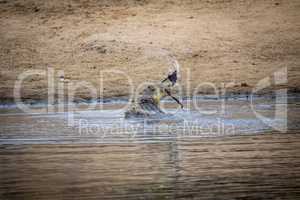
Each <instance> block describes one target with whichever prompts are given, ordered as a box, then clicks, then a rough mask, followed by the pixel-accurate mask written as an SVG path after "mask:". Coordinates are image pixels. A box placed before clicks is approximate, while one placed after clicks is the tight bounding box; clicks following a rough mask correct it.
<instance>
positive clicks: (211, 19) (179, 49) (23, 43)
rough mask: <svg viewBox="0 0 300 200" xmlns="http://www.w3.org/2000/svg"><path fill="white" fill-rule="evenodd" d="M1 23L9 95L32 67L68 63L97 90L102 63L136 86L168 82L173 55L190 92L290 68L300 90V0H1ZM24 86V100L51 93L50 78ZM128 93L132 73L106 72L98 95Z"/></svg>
mask: <svg viewBox="0 0 300 200" xmlns="http://www.w3.org/2000/svg"><path fill="white" fill-rule="evenodd" d="M0 27H1V28H0V46H1V54H0V62H1V64H0V66H1V74H0V82H1V83H0V85H1V87H0V98H1V100H11V99H12V98H13V88H14V83H15V80H16V79H17V77H18V75H19V74H20V73H22V72H24V71H26V70H29V69H44V70H45V69H47V68H48V67H52V68H54V69H55V70H64V73H65V76H64V78H65V80H68V81H69V82H76V81H88V82H90V83H91V84H93V85H94V87H96V88H99V87H100V86H99V77H100V73H101V71H103V70H121V71H124V72H126V73H127V74H128V75H129V76H130V77H131V78H132V79H133V83H134V85H136V86H137V85H138V84H140V83H142V82H143V81H145V80H160V79H162V78H163V77H164V76H165V75H166V73H167V72H168V66H169V63H168V61H167V56H166V52H170V53H171V54H173V55H174V56H176V58H177V59H178V61H179V63H180V65H181V70H182V84H183V88H184V91H185V95H189V93H188V91H187V90H188V85H189V84H190V86H191V89H194V88H196V87H197V85H198V84H200V83H203V82H207V81H208V82H212V83H215V84H217V86H218V87H221V85H222V83H229V82H234V83H235V84H232V85H231V86H230V87H232V90H235V91H242V92H243V91H245V90H249V89H251V87H253V86H255V85H256V84H257V82H258V81H259V80H261V79H262V78H264V77H266V76H269V75H271V74H272V73H273V72H275V71H277V70H278V69H281V68H283V67H287V69H288V84H287V86H288V87H289V89H290V91H294V92H295V91H299V88H300V78H299V77H300V70H299V67H300V65H299V64H300V1H299V0H265V1H260V0H243V1H242V0H237V1H235V0H211V1H209V0H206V1H204V0H199V1H195V0H192V1H179V0H169V1H167V0H163V1H154V0H127V1H121V2H119V1H116V0H113V1H96V0H88V1H83V0H76V1H75V0H70V1H63V2H62V1H58V0H51V1H46V2H45V1H37V0H27V1H21V0H11V1H8V0H1V1H0ZM187 71H190V73H191V77H190V81H188V82H187V74H186V73H187ZM55 72H57V71H55ZM56 80H57V81H58V78H57V79H56ZM23 86H24V88H23V90H22V97H23V98H25V99H46V96H47V81H46V79H45V77H42V76H32V77H30V78H29V79H26V81H25V82H24V85H23ZM204 92H205V91H204ZM54 93H55V94H57V93H58V92H57V91H55V92H54ZM129 93H130V92H129V90H128V83H127V80H126V79H125V78H124V76H120V75H119V76H118V75H116V74H106V75H105V85H104V93H103V94H98V96H99V97H100V96H105V97H112V96H122V95H128V94H129ZM77 94H78V96H80V97H82V98H87V97H88V96H89V94H88V92H87V91H86V89H84V88H81V89H80V90H78V92H77Z"/></svg>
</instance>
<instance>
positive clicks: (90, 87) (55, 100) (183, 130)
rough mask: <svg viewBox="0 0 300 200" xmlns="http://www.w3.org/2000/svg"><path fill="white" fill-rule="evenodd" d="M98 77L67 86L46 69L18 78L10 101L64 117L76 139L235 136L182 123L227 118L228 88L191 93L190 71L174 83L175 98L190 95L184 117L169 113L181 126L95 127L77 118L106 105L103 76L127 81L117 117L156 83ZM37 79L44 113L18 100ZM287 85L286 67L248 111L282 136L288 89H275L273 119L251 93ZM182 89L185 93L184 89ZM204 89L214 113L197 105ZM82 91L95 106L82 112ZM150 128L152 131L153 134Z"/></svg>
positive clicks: (266, 82)
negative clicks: (43, 84)
mask: <svg viewBox="0 0 300 200" xmlns="http://www.w3.org/2000/svg"><path fill="white" fill-rule="evenodd" d="M99 74H100V76H99V79H98V84H97V85H94V84H92V83H91V82H89V81H88V80H84V81H71V80H66V79H65V78H64V71H62V70H57V71H56V70H55V69H53V68H48V69H47V70H28V71H25V72H23V73H21V74H19V76H18V79H17V81H16V82H15V85H14V99H15V103H16V105H17V107H18V108H19V109H20V110H22V112H24V113H28V114H30V113H35V112H39V113H43V114H49V113H57V112H60V113H65V115H66V120H67V124H68V126H75V127H77V128H78V134H79V135H80V136H83V135H98V136H99V137H102V138H104V137H105V136H106V134H113V133H114V134H116V133H117V132H118V134H124V135H126V134H128V133H130V134H129V137H134V136H135V135H136V133H138V132H141V130H142V132H143V133H146V132H152V133H165V134H169V133H172V134H177V135H178V136H195V137H197V136H199V137H200V136H203V135H205V134H216V135H222V134H225V135H226V134H227V133H229V132H230V133H231V134H235V125H234V124H226V123H224V121H222V120H219V119H218V118H216V119H215V120H214V122H213V123H212V122H210V123H207V122H201V117H200V118H199V119H198V118H196V119H193V120H192V121H193V122H191V119H186V116H188V113H189V112H193V113H195V112H197V113H200V114H201V115H216V114H219V115H220V117H219V118H220V119H221V115H223V114H225V110H226V106H227V101H226V98H223V97H224V95H226V89H227V87H228V85H229V84H228V83H227V84H223V85H222V87H220V86H219V85H216V84H214V83H210V82H203V83H200V84H199V85H198V86H197V87H195V88H194V89H193V90H192V89H191V86H190V85H189V79H191V77H189V76H190V74H191V72H190V71H189V70H187V72H186V75H187V79H186V83H185V84H182V83H181V82H180V83H176V85H175V86H176V90H177V93H178V95H177V96H182V94H183V90H188V91H189V92H188V93H189V94H190V95H191V97H190V98H189V100H188V101H185V105H184V113H186V114H185V115H183V114H182V110H181V109H180V108H179V107H176V109H175V111H174V109H173V112H172V113H173V115H176V116H178V118H179V119H181V120H180V123H177V124H176V123H175V124H170V125H167V126H166V127H164V126H158V127H159V128H158V129H157V130H154V129H153V128H155V126H149V121H151V120H149V119H144V120H142V122H141V123H139V124H130V123H129V122H128V120H126V119H122V120H121V122H119V123H118V125H117V126H116V127H109V128H107V127H105V124H101V122H99V124H93V123H90V122H89V121H88V120H86V119H84V118H80V117H79V116H77V115H76V113H78V112H84V111H93V110H98V111H102V110H103V106H104V102H105V101H104V98H103V96H104V95H103V93H104V88H105V84H106V83H105V77H106V76H107V74H110V75H114V76H119V77H122V78H123V79H124V80H126V81H127V85H128V91H127V93H128V94H129V97H128V101H127V103H124V104H122V106H121V107H119V108H118V109H117V111H116V112H119V113H121V114H122V113H124V111H125V110H127V109H128V108H129V107H130V106H131V103H132V102H134V101H135V100H136V99H137V98H138V97H139V92H140V91H141V90H142V89H143V88H145V87H147V86H148V85H151V84H154V83H155V81H150V82H149V81H145V82H143V83H141V84H139V85H134V81H133V78H132V77H130V76H129V75H128V73H126V72H125V71H122V70H103V71H100V73H99ZM37 75H38V76H41V77H43V78H44V79H45V80H47V106H46V107H42V108H39V109H37V108H34V107H32V106H30V105H28V104H26V103H25V102H24V101H23V99H22V88H23V86H24V83H26V80H27V79H28V78H30V77H31V76H37ZM287 82H288V76H287V68H281V69H279V70H277V71H276V72H274V73H273V74H272V75H270V76H268V77H265V78H263V79H262V80H260V81H259V82H258V83H257V84H256V85H255V86H254V87H253V88H252V92H251V93H250V94H249V97H250V100H249V105H250V108H251V111H252V112H253V114H254V115H255V117H256V118H257V119H258V120H260V121H261V122H262V123H264V124H265V125H267V126H269V127H271V128H272V129H274V130H276V131H280V132H286V131H287V129H288V127H287V111H288V107H287V89H278V90H276V91H275V93H274V94H275V97H274V98H275V104H274V105H275V109H274V111H275V114H274V116H272V117H270V116H264V115H263V114H262V113H260V112H259V110H257V109H256V106H257V103H256V100H255V94H257V93H258V92H259V91H261V90H264V89H266V88H269V87H270V86H272V85H283V84H286V83H287ZM183 85H184V87H185V88H183ZM203 87H206V88H210V89H211V90H212V91H213V93H212V94H213V95H212V96H213V97H215V99H217V100H218V101H217V102H218V104H217V105H216V108H213V109H206V107H205V106H204V107H203V106H202V105H201V102H199V98H198V96H199V95H198V90H199V89H201V88H203ZM81 88H85V90H86V91H88V92H89V99H92V100H94V101H90V102H89V103H88V104H86V106H85V108H84V109H83V108H82V107H79V106H78V104H76V103H74V102H75V99H76V93H77V91H78V90H80V89H81ZM55 104H63V105H64V106H58V107H57V108H55V106H53V105H55ZM165 104H166V103H164V102H162V103H161V110H162V111H163V112H164V113H168V111H169V110H168V108H167V107H166V106H165ZM151 128H152V129H151Z"/></svg>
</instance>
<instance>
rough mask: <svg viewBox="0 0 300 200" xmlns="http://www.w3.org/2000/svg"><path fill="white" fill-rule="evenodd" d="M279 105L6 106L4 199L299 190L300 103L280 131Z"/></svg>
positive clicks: (256, 195) (2, 120)
mask: <svg viewBox="0 0 300 200" xmlns="http://www.w3.org/2000/svg"><path fill="white" fill-rule="evenodd" d="M185 103H186V105H188V104H189V102H185ZM280 105H281V103H280V102H275V101H274V99H269V98H267V99H256V102H254V106H252V107H251V104H250V102H249V101H247V100H246V99H235V100H228V101H226V106H225V107H226V108H225V109H223V107H222V104H220V102H219V101H217V100H205V99H200V100H198V101H197V105H190V106H187V107H188V108H189V109H188V108H186V109H185V110H176V109H175V105H173V104H172V103H168V102H167V103H166V105H165V106H166V111H167V112H168V113H172V115H168V116H166V117H162V118H160V119H159V120H158V119H147V120H141V119H130V120H124V119H123V111H124V110H123V106H124V104H123V103H120V102H118V103H107V104H105V105H103V109H102V110H85V109H84V108H83V107H80V109H79V110H77V111H74V112H73V111H69V112H68V113H48V114H45V113H40V112H32V113H20V111H19V110H17V109H15V108H10V107H9V108H2V111H1V116H0V125H1V129H0V143H1V145H0V199H74V198H76V199H106V198H107V199H111V198H113V199H174V198H182V199H189V198H195V199H199V198H201V199H299V198H300V134H299V119H300V116H299V115H300V112H299V110H300V104H299V101H298V99H297V98H296V99H289V101H288V120H287V121H286V122H287V128H288V131H287V133H281V132H280V131H278V130H276V129H277V128H278V127H279V128H280V127H281V126H276V125H278V124H279V125H284V122H285V121H284V120H285V119H284V118H281V117H277V118H276V117H275V116H276V109H278V108H280ZM278 106H279V107H278ZM197 107H198V109H196V108H197ZM253 109H254V110H255V112H256V114H255V112H254V111H253ZM70 113H71V117H70ZM257 113H258V114H259V115H258V114H257ZM259 116H264V117H267V118H268V120H267V122H266V121H264V122H263V121H262V119H261V117H259ZM265 119H266V118H265Z"/></svg>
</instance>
